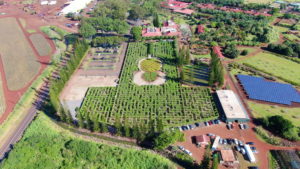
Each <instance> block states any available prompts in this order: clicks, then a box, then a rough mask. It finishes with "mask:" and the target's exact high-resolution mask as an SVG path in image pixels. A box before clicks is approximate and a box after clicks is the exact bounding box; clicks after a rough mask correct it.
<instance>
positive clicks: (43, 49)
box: [29, 33, 51, 56]
mask: <svg viewBox="0 0 300 169" xmlns="http://www.w3.org/2000/svg"><path fill="white" fill-rule="evenodd" d="M29 38H30V40H31V42H32V43H33V46H34V47H35V49H36V50H37V51H38V53H39V55H40V56H47V55H49V54H50V52H51V46H50V44H49V43H48V42H47V40H46V38H45V37H44V36H43V35H41V34H37V33H35V34H33V35H30V37H29Z"/></svg>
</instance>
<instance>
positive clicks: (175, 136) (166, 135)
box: [154, 130, 185, 150]
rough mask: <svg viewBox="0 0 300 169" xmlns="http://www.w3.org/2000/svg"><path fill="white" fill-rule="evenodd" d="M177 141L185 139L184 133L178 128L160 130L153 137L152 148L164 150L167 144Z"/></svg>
mask: <svg viewBox="0 0 300 169" xmlns="http://www.w3.org/2000/svg"><path fill="white" fill-rule="evenodd" d="M177 141H179V142H182V141H185V139H184V134H183V133H182V132H180V131H179V130H174V131H165V132H162V133H160V134H159V136H158V137H156V138H155V139H154V149H157V150H164V149H165V148H167V147H168V146H169V145H171V144H174V143H175V142H177Z"/></svg>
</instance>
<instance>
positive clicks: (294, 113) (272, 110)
mask: <svg viewBox="0 0 300 169" xmlns="http://www.w3.org/2000/svg"><path fill="white" fill-rule="evenodd" d="M248 105H249V107H250V109H251V110H252V113H253V115H254V117H255V118H260V117H267V116H275V115H280V116H282V117H284V118H286V119H288V120H290V121H291V122H292V123H293V124H294V125H295V126H298V127H300V123H299V121H300V114H299V112H300V108H287V107H280V106H274V105H266V104H259V103H255V102H252V101H248Z"/></svg>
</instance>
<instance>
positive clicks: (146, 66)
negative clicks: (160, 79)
mask: <svg viewBox="0 0 300 169" xmlns="http://www.w3.org/2000/svg"><path fill="white" fill-rule="evenodd" d="M160 67H161V63H160V62H159V61H158V60H157V59H145V60H142V61H141V69H142V70H143V71H145V72H156V71H159V69H160Z"/></svg>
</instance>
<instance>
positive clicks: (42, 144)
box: [0, 114, 175, 169]
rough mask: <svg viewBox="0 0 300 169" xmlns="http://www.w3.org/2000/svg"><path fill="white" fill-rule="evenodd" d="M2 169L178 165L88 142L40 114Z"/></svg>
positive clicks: (163, 167)
mask: <svg viewBox="0 0 300 169" xmlns="http://www.w3.org/2000/svg"><path fill="white" fill-rule="evenodd" d="M0 168H2V169H11V168H14V169H24V168H31V169H34V168H46V169H48V168H49V169H50V168H51V169H54V168H107V169H117V168H128V169H131V168H143V169H150V168H159V169H170V168H175V166H174V165H173V164H172V163H171V162H170V161H168V160H167V159H165V158H163V157H160V156H158V155H155V154H153V153H150V152H148V151H137V150H133V149H123V148H119V147H114V146H108V145H105V144H98V143H95V142H93V141H86V140H83V139H81V138H78V137H77V136H74V135H73V134H72V133H70V132H68V131H66V130H64V129H62V128H60V127H58V126H57V125H56V124H54V123H53V122H51V121H50V119H49V118H48V117H47V116H46V115H44V114H40V115H39V116H38V117H37V119H36V120H35V121H34V122H33V123H32V124H31V125H30V126H29V128H28V129H27V130H26V132H25V135H24V136H23V138H22V139H21V141H20V142H18V143H17V144H16V145H15V146H14V148H13V150H12V151H11V152H10V154H9V156H8V158H7V159H5V160H4V161H2V163H1V165H0Z"/></svg>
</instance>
